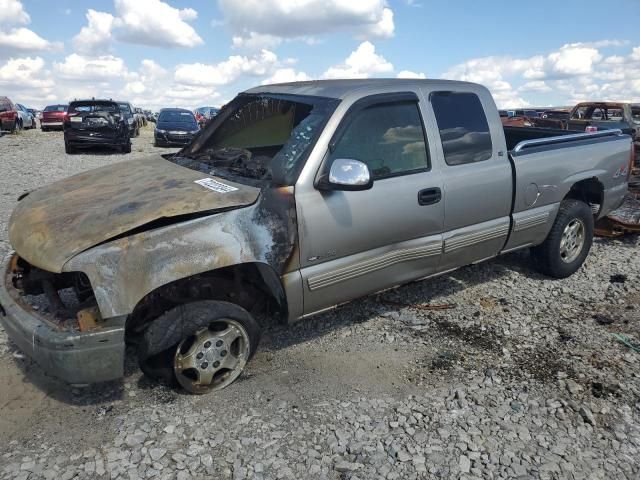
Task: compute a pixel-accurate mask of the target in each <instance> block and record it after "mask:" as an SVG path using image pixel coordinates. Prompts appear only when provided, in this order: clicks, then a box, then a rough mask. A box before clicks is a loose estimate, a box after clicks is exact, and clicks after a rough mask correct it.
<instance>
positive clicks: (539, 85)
mask: <svg viewBox="0 0 640 480" xmlns="http://www.w3.org/2000/svg"><path fill="white" fill-rule="evenodd" d="M551 90H552V89H551V87H549V85H547V84H546V83H545V82H544V80H534V81H531V82H527V83H525V84H524V85H522V86H521V87H520V88H519V91H521V92H550V91H551Z"/></svg>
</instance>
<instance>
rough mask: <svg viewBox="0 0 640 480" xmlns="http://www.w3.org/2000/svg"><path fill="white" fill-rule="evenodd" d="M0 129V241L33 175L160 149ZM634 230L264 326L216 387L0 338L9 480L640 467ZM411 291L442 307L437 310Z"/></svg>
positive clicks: (525, 473)
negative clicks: (180, 386)
mask: <svg viewBox="0 0 640 480" xmlns="http://www.w3.org/2000/svg"><path fill="white" fill-rule="evenodd" d="M150 135H151V134H150V129H146V130H144V131H143V133H142V136H141V137H140V138H137V139H134V148H133V150H134V153H132V154H131V155H128V156H122V155H107V154H87V155H74V156H67V155H65V154H64V153H63V145H62V138H61V134H59V133H55V132H54V133H45V134H43V133H41V132H39V131H29V132H23V133H22V134H20V135H15V136H5V137H2V138H0V158H1V159H2V162H3V171H4V172H5V175H3V176H2V178H0V185H1V188H0V192H1V193H2V195H0V224H1V226H2V228H1V231H2V233H1V236H0V253H1V254H4V253H5V252H6V250H7V249H8V248H9V247H8V244H7V240H6V223H7V220H8V217H9V214H10V212H11V210H12V208H13V205H14V202H15V198H16V197H17V195H18V194H20V193H21V192H23V191H24V190H28V189H31V188H34V187H37V186H38V185H41V184H43V183H48V182H50V181H53V180H56V179H58V178H62V177H65V176H68V175H71V174H73V173H76V172H79V171H82V170H86V169H88V168H93V167H97V166H100V165H104V164H107V163H111V162H116V161H122V160H126V159H129V158H136V157H139V156H141V155H144V154H146V153H149V152H153V151H156V150H158V149H155V148H154V147H152V146H151V138H150ZM639 243H640V241H639V238H638V237H637V236H628V237H625V238H623V239H621V240H604V239H598V240H596V241H595V244H594V247H593V250H592V253H591V255H590V256H589V258H588V260H587V262H586V264H585V266H584V268H583V269H582V270H580V271H579V272H578V273H577V274H575V275H574V276H572V277H571V278H569V279H566V280H559V281H552V280H549V279H546V278H544V277H542V276H540V275H538V274H537V273H535V272H534V270H533V269H532V265H531V263H530V259H529V257H528V254H527V253H526V252H523V253H517V254H511V255H507V256H504V257H501V258H499V259H496V260H493V261H490V262H487V263H484V264H481V265H476V266H472V267H467V268H463V269H461V270H458V271H457V272H454V273H453V274H450V275H447V276H443V277H441V278H439V279H435V280H429V281H422V282H416V283H413V284H410V285H407V286H404V287H401V288H399V289H396V290H392V291H389V292H386V293H384V294H381V295H377V296H371V297H368V298H365V299H361V300H358V301H355V302H353V303H351V304H349V305H347V306H344V307H341V308H339V309H337V310H335V311H333V312H330V313H327V314H323V315H319V316H317V317H315V318H313V319H310V320H308V321H304V322H301V323H299V324H296V325H294V326H291V327H271V328H270V329H269V330H268V331H267V332H266V333H265V335H264V337H263V342H262V344H261V347H260V349H259V351H258V353H257V354H256V356H255V358H254V360H253V361H252V362H251V363H250V364H249V366H248V370H247V372H246V373H245V374H244V375H243V376H242V377H241V379H240V380H239V381H238V382H236V383H235V384H234V385H232V386H231V387H229V388H227V389H225V390H224V391H222V392H220V393H219V394H216V395H210V396H201V397H198V396H189V395H185V394H182V393H180V392H176V391H173V390H170V389H167V388H165V387H162V386H158V385H155V384H153V383H151V382H149V381H147V380H146V379H145V378H144V377H143V376H142V375H141V374H140V372H139V370H138V369H137V367H136V365H135V362H134V361H133V360H129V361H128V364H127V376H126V378H125V380H124V381H123V382H114V383H110V384H106V385H99V386H92V387H87V388H82V389H80V388H71V387H68V386H65V385H63V384H61V383H59V382H57V381H56V380H55V379H52V378H50V377H48V376H47V375H46V374H44V373H43V372H42V371H41V370H40V369H39V368H38V367H37V366H36V365H33V364H32V363H31V362H30V361H29V360H28V359H27V358H24V356H23V355H22V354H20V352H18V351H17V350H16V349H15V348H14V347H13V346H12V345H11V343H10V342H9V341H8V340H7V338H6V336H5V335H4V333H0V358H1V359H2V360H3V365H4V368H3V369H2V371H1V372H0V384H2V385H3V386H2V387H0V479H5V478H6V479H14V478H19V479H27V478H28V479H35V478H56V479H63V480H68V479H72V478H86V479H93V478H123V479H135V478H162V479H164V478H166V479H170V478H178V479H188V478H233V479H242V478H257V479H262V478H264V479H276V478H278V479H280V478H283V479H298V478H302V477H303V476H304V477H306V478H322V479H372V478H387V479H394V478H398V479H405V478H464V479H466V478H522V479H525V478H543V479H547V478H548V479H556V478H569V479H582V478H590V479H591V478H592V479H637V478H640V460H639V450H640V354H639V353H636V352H634V351H633V350H631V349H630V348H628V347H626V346H624V345H623V344H621V343H620V342H618V341H617V340H616V339H615V338H614V337H613V334H614V333H621V334H624V335H626V336H627V337H628V338H630V339H632V340H633V341H635V342H638V341H640V318H639V317H640V314H639V312H640V310H639V309H640V305H639V303H640V286H639V282H640V268H639V267H640V256H638V255H637V252H638V244H639ZM421 304H432V305H448V306H450V308H448V309H443V310H428V309H424V308H419V307H418V306H419V305H421Z"/></svg>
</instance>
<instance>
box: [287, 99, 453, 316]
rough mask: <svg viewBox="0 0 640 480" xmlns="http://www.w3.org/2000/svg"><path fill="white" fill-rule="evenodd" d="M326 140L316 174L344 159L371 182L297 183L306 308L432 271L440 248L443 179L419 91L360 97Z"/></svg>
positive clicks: (310, 309)
mask: <svg viewBox="0 0 640 480" xmlns="http://www.w3.org/2000/svg"><path fill="white" fill-rule="evenodd" d="M328 145H331V149H330V151H328V152H327V153H326V159H325V161H324V165H323V166H322V167H321V168H320V172H319V175H325V174H326V171H327V169H329V168H330V165H331V163H332V162H333V161H334V160H335V159H337V158H345V159H353V160H358V161H361V162H363V163H365V164H366V165H367V166H368V168H369V170H370V172H371V175H372V178H373V180H374V181H373V187H372V188H371V189H369V190H361V191H344V190H331V191H320V190H317V189H315V188H308V186H306V185H303V186H302V188H300V189H298V188H296V209H297V216H298V220H299V227H298V228H299V233H300V235H299V237H300V264H301V266H302V271H301V273H302V280H303V290H304V311H305V313H306V314H309V313H313V312H316V311H319V310H322V309H325V308H328V307H331V306H333V305H336V304H339V303H342V302H345V301H348V300H352V299H354V298H357V297H359V296H362V295H366V294H368V293H371V292H375V291H379V290H382V289H385V288H389V287H392V286H394V285H398V284H400V283H404V282H407V281H410V280H413V279H415V278H419V277H423V276H426V275H429V274H432V273H435V272H436V270H437V268H438V263H439V260H440V257H441V253H442V235H441V234H442V225H443V218H444V202H443V200H442V193H441V192H442V191H443V185H442V180H441V176H440V174H439V173H438V172H434V171H431V170H430V166H429V158H430V152H428V145H427V142H426V139H425V135H424V127H423V124H422V119H421V111H420V109H419V104H418V96H417V95H416V94H415V93H413V92H406V93H394V94H392V95H391V96H387V95H385V94H382V95H380V94H378V95H373V96H370V97H364V98H361V99H359V100H358V101H356V102H354V103H353V104H352V105H351V107H349V110H348V111H347V112H346V114H345V115H344V117H343V118H342V119H341V122H340V125H338V126H337V128H336V130H335V132H334V134H333V138H332V139H331V141H330V142H329V144H328ZM305 187H306V188H305Z"/></svg>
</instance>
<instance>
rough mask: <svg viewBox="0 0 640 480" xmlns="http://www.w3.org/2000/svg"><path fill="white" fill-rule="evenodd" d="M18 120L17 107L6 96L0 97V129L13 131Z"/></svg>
mask: <svg viewBox="0 0 640 480" xmlns="http://www.w3.org/2000/svg"><path fill="white" fill-rule="evenodd" d="M19 122H20V118H19V113H18V109H17V108H16V106H15V105H14V104H13V102H12V101H11V100H9V99H8V98H7V97H0V130H10V131H12V132H13V131H14V130H15V129H16V128H17V127H18V125H19Z"/></svg>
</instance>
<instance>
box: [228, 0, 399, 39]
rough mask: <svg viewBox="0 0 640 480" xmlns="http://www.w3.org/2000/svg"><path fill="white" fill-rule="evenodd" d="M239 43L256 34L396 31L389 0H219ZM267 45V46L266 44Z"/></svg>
mask: <svg viewBox="0 0 640 480" xmlns="http://www.w3.org/2000/svg"><path fill="white" fill-rule="evenodd" d="M218 4H219V6H220V9H221V10H222V13H223V15H224V18H225V22H226V24H227V25H228V26H229V27H230V28H231V30H232V32H233V33H234V37H237V38H243V39H246V40H235V41H234V43H236V44H243V45H246V46H251V45H252V44H253V42H251V39H252V37H253V38H257V37H256V36H257V35H270V36H272V37H279V38H306V37H309V36H313V35H322V34H326V33H331V32H336V31H346V32H349V33H351V34H353V35H354V36H356V37H357V38H388V37H392V36H393V34H394V30H395V25H394V22H393V11H392V10H391V9H390V8H389V7H388V6H387V3H386V1H385V0H358V1H353V0H244V1H237V0H218ZM263 46H264V45H263Z"/></svg>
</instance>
